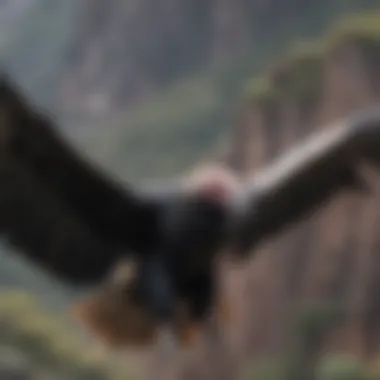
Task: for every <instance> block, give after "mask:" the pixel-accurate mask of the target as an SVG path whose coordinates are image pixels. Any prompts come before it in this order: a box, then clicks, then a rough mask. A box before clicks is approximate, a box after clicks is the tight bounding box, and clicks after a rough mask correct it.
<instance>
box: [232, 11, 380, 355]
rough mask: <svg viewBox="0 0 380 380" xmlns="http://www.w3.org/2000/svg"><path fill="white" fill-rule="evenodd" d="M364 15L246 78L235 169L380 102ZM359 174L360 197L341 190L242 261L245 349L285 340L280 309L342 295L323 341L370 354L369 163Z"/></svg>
mask: <svg viewBox="0 0 380 380" xmlns="http://www.w3.org/2000/svg"><path fill="white" fill-rule="evenodd" d="M371 17H373V18H372V19H371V18H368V19H367V21H364V22H363V20H364V19H363V20H362V21H360V20H359V21H357V22H356V21H355V22H353V21H352V22H350V23H349V24H347V25H350V28H346V27H345V26H341V27H340V28H337V29H336V30H335V34H333V35H332V36H331V37H329V40H328V41H327V43H326V45H325V46H323V47H322V46H321V45H315V44H314V45H311V47H310V49H306V50H304V51H303V53H295V55H294V56H293V57H291V58H290V59H289V60H285V61H284V62H283V63H281V64H280V65H278V66H277V67H275V68H274V70H273V71H271V72H270V73H269V74H268V75H267V76H266V77H264V78H261V79H260V80H256V81H255V82H254V83H253V84H252V87H251V89H250V95H249V96H250V99H249V100H248V101H247V103H246V104H245V106H244V111H243V114H242V118H241V123H240V125H239V126H238V127H237V129H236V133H235V142H234V146H233V147H234V152H233V157H234V158H235V159H236V160H237V162H238V163H239V164H240V165H244V170H246V171H251V170H255V168H257V167H260V166H262V165H265V164H267V163H269V162H270V161H271V160H272V159H273V158H274V157H275V156H277V155H278V154H279V153H280V152H283V151H284V150H285V149H286V148H288V147H290V146H291V145H292V144H295V143H297V142H298V141H299V140H300V139H301V138H302V137H303V136H305V135H308V134H310V133H311V132H313V131H316V130H318V129H319V128H323V126H324V125H327V124H328V123H329V122H331V121H333V120H335V119H336V118H339V117H344V116H346V115H347V114H348V113H350V112H352V111H354V110H356V109H360V108H362V107H364V106H366V105H371V104H374V103H375V104H376V103H379V102H380V33H379V31H380V29H379V28H378V26H376V25H375V24H372V27H371V26H370V24H371V20H372V21H374V20H375V19H376V17H378V15H372V16H371ZM360 23H361V24H360ZM347 25H346V26H347ZM355 25H356V26H355ZM359 25H360V26H359ZM356 27H357V28H356ZM368 180H369V181H370V182H371V184H373V186H374V188H375V192H374V194H373V196H371V197H370V198H369V199H368V198H366V199H358V198H359V197H357V196H354V195H345V196H341V197H340V198H339V199H336V200H335V201H334V203H333V204H331V205H330V206H328V207H327V208H325V209H323V210H321V211H320V212H319V213H318V214H317V215H316V216H315V217H313V218H312V219H311V220H309V221H308V222H306V223H301V224H300V225H298V226H296V227H295V228H293V229H292V230H291V231H289V232H285V233H283V234H282V236H280V237H278V238H275V239H274V240H272V242H271V243H268V244H265V245H264V247H263V248H262V249H261V250H259V252H256V256H255V259H254V260H253V261H252V263H251V264H250V265H251V266H252V268H253V269H246V270H247V271H248V280H247V281H248V282H249V283H251V284H249V285H248V287H249V289H250V290H249V291H248V295H247V297H246V299H245V300H244V303H246V305H247V306H246V307H244V308H245V309H246V325H245V327H244V328H243V329H242V331H244V334H242V339H243V341H244V343H242V345H243V346H244V349H246V350H248V351H249V352H251V353H252V352H255V353H265V352H273V351H276V350H279V349H281V348H283V347H285V345H286V343H287V342H289V334H290V330H289V322H290V314H289V311H291V310H292V309H293V308H294V307H298V306H300V305H302V304H305V303H306V304H311V303H315V302H321V301H326V300H330V301H334V302H344V303H346V305H347V308H348V320H347V323H346V324H345V325H344V326H342V327H341V328H340V329H339V331H336V332H334V334H333V336H331V337H330V338H329V339H328V341H326V345H327V347H329V348H331V349H334V350H339V349H342V350H344V351H349V352H354V353H357V354H364V355H367V354H374V353H378V351H379V348H380V347H379V344H380V336H379V334H378V333H379V331H380V329H379V328H380V314H379V308H378V307H377V305H378V299H377V297H378V289H379V288H378V286H379V284H380V272H379V268H380V267H379V261H380V240H379V234H378V227H379V225H380V212H379V207H378V205H379V200H380V187H379V180H378V178H376V176H374V175H373V174H372V173H371V171H369V172H368ZM264 252H265V253H264ZM258 267H259V268H260V269H259V270H258V269H257V268H258ZM257 271H258V272H259V273H258V274H257V273H256V274H254V273H253V272H257ZM250 272H252V273H250ZM247 332H248V333H247Z"/></svg>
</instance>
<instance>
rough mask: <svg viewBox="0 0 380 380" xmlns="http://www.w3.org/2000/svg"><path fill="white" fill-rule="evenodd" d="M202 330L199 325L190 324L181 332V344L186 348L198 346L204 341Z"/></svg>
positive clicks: (179, 335)
mask: <svg viewBox="0 0 380 380" xmlns="http://www.w3.org/2000/svg"><path fill="white" fill-rule="evenodd" d="M202 330H203V329H202V326H201V325H199V324H198V323H189V324H188V325H187V326H185V327H183V328H182V329H181V330H180V331H179V334H178V337H179V342H180V343H181V345H182V346H183V347H186V348H190V347H195V346H197V345H198V344H199V343H200V342H201V340H202V336H203V331H202Z"/></svg>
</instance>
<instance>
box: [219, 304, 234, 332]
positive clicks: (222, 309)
mask: <svg viewBox="0 0 380 380" xmlns="http://www.w3.org/2000/svg"><path fill="white" fill-rule="evenodd" d="M216 314H217V320H218V324H219V325H220V327H222V328H227V327H229V326H230V325H231V323H232V322H233V319H234V318H233V314H234V313H233V306H232V302H231V301H230V299H229V298H228V297H222V299H221V300H220V302H219V303H218V305H217V308H216Z"/></svg>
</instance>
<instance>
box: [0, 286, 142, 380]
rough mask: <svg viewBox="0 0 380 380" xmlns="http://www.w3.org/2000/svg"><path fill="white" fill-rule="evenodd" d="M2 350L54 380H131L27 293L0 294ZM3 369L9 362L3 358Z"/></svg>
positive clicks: (68, 324)
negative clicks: (5, 349)
mask: <svg viewBox="0 0 380 380" xmlns="http://www.w3.org/2000/svg"><path fill="white" fill-rule="evenodd" d="M0 335H1V347H0V348H1V349H2V348H3V347H7V348H8V351H9V352H13V353H17V355H18V356H20V357H22V358H23V359H24V360H23V361H25V362H26V363H28V364H27V370H28V371H29V372H30V373H32V374H33V373H35V372H40V371H43V372H44V373H49V374H50V376H51V377H50V378H51V379H60V380H64V379H67V380H69V379H70V380H86V379H88V380H90V379H91V380H95V379H96V380H108V379H112V380H117V379H120V380H121V379H123V380H127V379H132V378H136V377H132V376H131V375H130V374H129V373H128V370H127V369H126V368H125V367H124V368H121V366H120V365H119V364H117V363H116V362H115V361H112V360H111V359H110V358H108V357H107V355H106V354H104V353H103V354H101V352H100V351H99V349H100V347H99V346H97V345H96V344H93V343H92V344H90V343H87V344H86V343H85V339H84V337H81V335H80V334H78V332H75V329H74V327H73V326H72V325H71V324H70V321H69V320H66V319H65V318H62V317H57V316H53V315H48V314H46V313H44V312H43V310H42V308H41V306H40V305H39V303H38V302H37V300H36V299H34V298H32V297H31V296H29V295H26V294H25V293H18V292H2V293H0ZM0 359H1V360H0V370H1V367H2V366H6V365H7V362H6V361H5V359H4V358H3V357H1V358H0Z"/></svg>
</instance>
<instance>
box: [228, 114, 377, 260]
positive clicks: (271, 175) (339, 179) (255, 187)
mask: <svg viewBox="0 0 380 380" xmlns="http://www.w3.org/2000/svg"><path fill="white" fill-rule="evenodd" d="M363 162H364V163H366V162H367V163H369V164H374V165H376V166H377V167H379V166H380V111H379V108H378V107H377V108H372V109H369V110H366V111H363V112H362V113H360V114H359V115H354V116H353V117H349V118H347V119H345V120H342V121H341V122H338V123H335V124H333V125H332V126H331V127H329V128H326V129H324V130H323V131H319V132H317V133H316V134H315V135H314V136H311V137H309V138H307V139H306V140H305V141H303V142H300V143H298V144H297V145H296V146H295V147H294V148H293V149H291V150H290V151H289V152H287V153H285V154H284V155H283V156H280V157H279V158H278V160H277V161H276V162H275V163H274V164H272V165H269V167H268V168H265V169H264V170H263V171H262V173H259V174H258V175H256V176H254V177H253V178H252V179H251V180H249V181H248V183H247V185H246V186H245V187H244V188H243V189H242V191H241V192H240V193H239V194H238V196H237V197H236V201H237V202H236V204H235V206H236V209H238V212H237V215H238V217H237V220H238V223H237V229H236V231H235V232H236V235H235V238H236V240H235V244H236V252H237V253H248V252H250V249H251V248H253V246H254V245H256V244H257V243H259V242H260V241H261V240H262V239H264V238H266V237H268V236H271V235H273V234H275V233H277V232H280V231H282V230H284V229H285V228H287V227H289V226H291V225H292V224H293V223H294V222H296V221H299V220H301V219H304V218H306V217H307V216H310V215H312V213H313V212H315V211H316V210H317V209H318V208H320V207H322V206H323V205H324V204H325V203H326V202H327V201H329V200H331V199H333V198H334V197H335V196H336V195H337V194H339V193H341V192H342V191H345V190H350V189H354V188H355V189H356V190H358V189H362V188H363V186H362V185H363V180H362V178H360V177H361V176H360V164H361V163H363Z"/></svg>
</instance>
